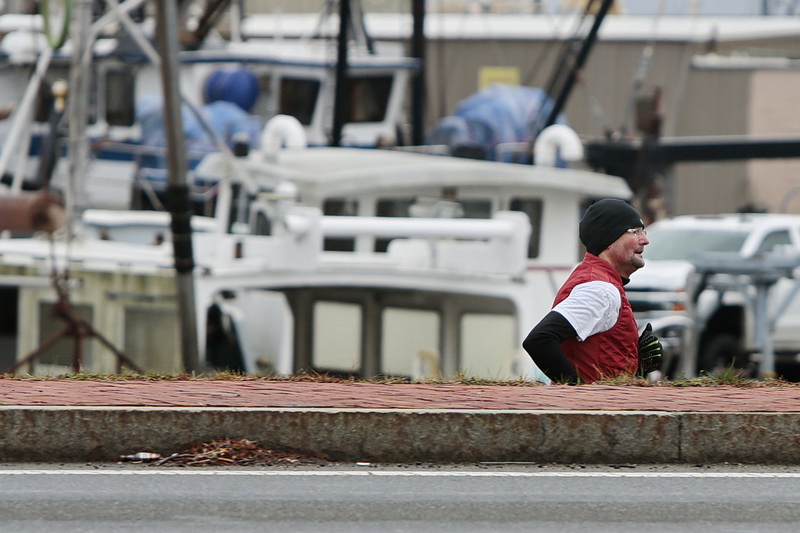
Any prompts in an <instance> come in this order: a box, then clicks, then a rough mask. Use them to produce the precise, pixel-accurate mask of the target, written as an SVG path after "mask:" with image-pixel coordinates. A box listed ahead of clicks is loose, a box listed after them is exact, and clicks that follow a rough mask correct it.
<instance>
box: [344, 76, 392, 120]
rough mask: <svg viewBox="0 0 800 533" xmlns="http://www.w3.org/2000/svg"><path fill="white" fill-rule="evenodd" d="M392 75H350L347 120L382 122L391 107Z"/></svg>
mask: <svg viewBox="0 0 800 533" xmlns="http://www.w3.org/2000/svg"><path fill="white" fill-rule="evenodd" d="M392 83H393V79H392V76H364V77H352V76H351V77H350V78H348V80H347V95H348V97H349V106H348V113H347V122H381V121H383V119H384V117H385V116H386V110H387V108H388V107H389V95H390V94H391V92H392Z"/></svg>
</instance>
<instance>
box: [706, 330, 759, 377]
mask: <svg viewBox="0 0 800 533" xmlns="http://www.w3.org/2000/svg"><path fill="white" fill-rule="evenodd" d="M746 366H747V361H746V358H745V354H744V351H743V350H742V346H741V344H740V342H739V339H737V338H736V337H734V336H733V335H731V334H729V333H719V334H717V335H714V336H713V337H711V338H710V339H709V340H708V342H706V343H705V345H704V346H703V347H702V348H701V349H700V353H699V354H698V357H697V373H698V374H708V375H712V376H713V375H719V374H721V373H723V372H725V371H727V370H729V369H738V370H741V371H742V372H744V370H745V367H746Z"/></svg>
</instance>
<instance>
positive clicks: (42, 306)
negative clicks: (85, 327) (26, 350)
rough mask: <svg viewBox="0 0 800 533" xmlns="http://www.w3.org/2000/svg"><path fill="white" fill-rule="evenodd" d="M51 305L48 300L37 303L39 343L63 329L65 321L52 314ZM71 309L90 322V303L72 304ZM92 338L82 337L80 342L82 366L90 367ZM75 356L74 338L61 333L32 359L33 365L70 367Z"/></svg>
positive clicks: (80, 317) (81, 318)
mask: <svg viewBox="0 0 800 533" xmlns="http://www.w3.org/2000/svg"><path fill="white" fill-rule="evenodd" d="M53 305H54V304H52V303H49V302H40V303H39V343H40V344H41V343H43V342H44V341H45V340H47V339H49V338H50V337H52V336H53V335H55V334H57V333H58V332H59V331H61V330H63V329H64V326H65V325H66V322H64V320H61V319H59V318H58V317H56V316H55V315H54V314H53ZM72 310H73V311H74V313H75V316H76V317H77V318H78V319H80V320H86V321H87V322H88V323H90V324H91V323H92V319H93V318H92V317H93V312H92V306H90V305H77V304H73V305H72ZM92 341H93V339H91V338H90V337H88V336H87V337H84V340H83V342H82V343H81V351H82V354H81V355H82V358H83V366H84V367H86V368H90V366H91V358H92V344H93V342H92ZM74 357H75V339H74V338H73V337H72V336H71V335H69V334H66V335H62V336H61V337H59V339H58V340H57V341H56V342H55V343H54V344H51V345H50V346H48V347H47V348H46V349H44V350H42V351H41V352H40V353H39V355H37V356H36V359H35V360H34V364H35V365H53V366H65V367H70V368H71V367H72V363H73V359H74Z"/></svg>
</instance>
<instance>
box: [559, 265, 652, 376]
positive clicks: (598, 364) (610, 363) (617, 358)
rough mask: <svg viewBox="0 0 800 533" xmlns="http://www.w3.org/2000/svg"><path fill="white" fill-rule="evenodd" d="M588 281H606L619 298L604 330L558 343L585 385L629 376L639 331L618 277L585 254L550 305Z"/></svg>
mask: <svg viewBox="0 0 800 533" xmlns="http://www.w3.org/2000/svg"><path fill="white" fill-rule="evenodd" d="M588 281H606V282H608V283H611V284H612V285H614V287H616V288H617V290H618V291H619V294H620V297H621V298H622V305H621V306H620V310H619V319H618V320H617V323H616V324H614V326H613V327H612V328H611V329H609V330H608V331H604V332H603V333H598V334H596V335H591V336H590V337H589V338H588V339H586V340H584V341H579V340H578V339H568V340H566V341H564V342H563V343H561V348H562V349H563V350H564V354H565V355H566V356H567V359H568V360H569V362H570V363H571V364H572V366H574V367H575V370H576V371H577V372H578V376H580V378H581V380H582V381H583V382H585V383H592V382H593V381H597V380H598V379H601V378H604V377H614V376H619V375H622V374H633V373H635V372H636V369H637V368H638V366H639V355H638V354H639V332H638V329H637V326H636V320H635V319H634V318H633V310H632V309H631V304H630V303H628V299H627V298H626V297H625V289H623V287H622V278H621V277H620V275H619V273H617V271H616V270H614V268H613V267H612V266H611V265H610V264H608V263H607V262H606V261H604V260H602V259H600V258H599V257H597V256H595V255H592V254H589V253H587V254H586V255H585V257H584V258H583V262H582V263H581V264H580V265H578V266H577V267H576V268H575V270H574V271H573V272H572V274H570V276H569V278H567V281H566V282H565V283H564V285H563V286H562V287H561V289H560V290H559V291H558V294H557V295H556V299H555V302H554V303H553V306H555V305H556V304H558V303H559V302H561V301H563V300H564V299H566V297H567V296H569V293H570V292H572V289H573V288H575V286H576V285H580V284H581V283H586V282H588Z"/></svg>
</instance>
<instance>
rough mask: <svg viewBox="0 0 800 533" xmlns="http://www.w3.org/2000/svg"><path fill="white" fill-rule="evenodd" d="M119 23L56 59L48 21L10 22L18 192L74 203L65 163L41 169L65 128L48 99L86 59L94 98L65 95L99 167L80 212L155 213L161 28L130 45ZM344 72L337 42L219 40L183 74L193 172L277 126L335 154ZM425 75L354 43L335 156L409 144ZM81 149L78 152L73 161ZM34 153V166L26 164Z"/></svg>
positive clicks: (396, 49)
mask: <svg viewBox="0 0 800 533" xmlns="http://www.w3.org/2000/svg"><path fill="white" fill-rule="evenodd" d="M140 4H141V2H140V1H138V0H128V1H127V2H125V3H123V4H122V5H121V6H118V7H117V8H116V9H117V10H119V11H122V12H130V11H131V10H134V9H137V8H138V6H139V5H140ZM115 13H116V11H115V10H110V11H109V12H107V13H106V14H105V15H104V16H103V17H101V18H100V19H98V20H97V21H96V22H94V23H93V24H92V25H91V27H90V28H88V29H87V36H86V43H85V46H84V47H83V48H80V47H79V46H78V48H80V49H79V50H76V49H75V48H76V47H74V46H72V44H73V43H71V42H70V41H67V42H66V44H65V45H64V46H63V47H60V48H57V49H55V50H54V49H51V47H50V45H49V44H48V41H47V39H46V38H45V35H44V33H43V31H42V25H43V23H42V19H41V17H40V16H39V15H27V16H25V15H3V16H0V30H2V32H3V34H4V37H3V39H2V41H0V67H2V68H0V112H2V110H3V109H6V107H7V110H6V113H8V112H9V111H10V112H11V115H10V116H9V117H8V118H6V119H5V120H0V144H2V153H1V154H0V175H4V176H7V177H6V181H7V182H9V181H10V182H13V184H12V183H9V186H10V187H12V188H14V189H16V190H19V189H21V188H23V187H26V185H27V184H30V185H29V187H30V188H34V187H41V186H42V185H43V181H47V183H46V185H49V186H51V187H54V188H57V189H60V190H64V191H66V190H69V189H70V188H71V187H73V185H72V184H71V183H70V182H69V174H70V171H71V169H70V168H69V166H68V161H67V157H59V158H56V164H55V167H54V168H53V170H52V171H49V170H47V169H43V168H42V166H43V165H42V163H41V159H42V155H43V153H44V151H45V150H46V149H47V147H48V146H49V145H48V142H51V143H52V142H54V141H53V139H52V138H49V135H50V134H51V132H52V131H53V129H54V125H55V126H57V122H56V120H57V117H56V120H54V118H53V113H51V112H50V110H51V107H52V106H51V105H50V102H49V99H51V98H50V96H49V94H48V93H49V92H50V90H51V89H52V87H53V86H54V85H55V84H57V83H58V82H59V81H60V80H67V81H69V80H70V79H71V78H70V71H71V70H72V69H75V68H76V61H77V59H76V56H81V57H83V63H81V64H80V68H81V69H82V70H83V72H84V73H85V76H86V78H87V79H88V80H90V81H89V82H86V89H87V90H86V94H80V91H79V90H78V91H77V92H78V94H75V91H74V90H73V89H74V88H72V87H69V86H67V88H66V90H67V91H73V92H70V93H69V94H70V98H71V99H73V100H74V99H76V98H78V97H79V96H81V97H83V98H85V106H86V112H85V117H86V119H87V125H86V127H85V142H86V143H87V144H88V147H87V148H86V152H87V154H88V156H89V160H88V161H87V163H86V165H85V167H86V168H85V172H81V175H83V176H84V179H83V183H82V184H81V186H80V188H79V189H78V190H76V191H75V194H76V200H75V201H76V204H77V205H78V206H80V207H93V208H113V209H130V208H132V207H141V206H142V205H143V204H145V205H146V206H148V207H150V206H152V205H153V204H156V206H157V204H158V201H159V198H158V197H159V193H160V192H161V190H160V189H161V188H163V185H164V183H165V181H166V178H165V176H166V170H165V166H164V164H163V154H164V149H165V142H164V139H163V134H162V135H160V136H159V132H158V121H159V120H162V119H163V110H162V104H161V100H160V95H161V90H162V86H161V82H160V72H159V67H158V61H159V59H158V54H157V52H156V50H155V49H154V47H153V45H151V44H150V42H151V41H152V40H153V22H152V20H150V19H145V20H144V21H143V22H141V23H138V24H130V25H128V26H125V29H126V30H127V33H124V34H123V36H122V37H120V34H119V32H118V31H117V29H116V28H119V21H118V20H117V18H118V15H115ZM110 28H114V31H111V30H110ZM336 66H337V42H336V39H335V38H330V37H321V38H317V37H313V36H305V37H304V38H299V39H298V38H291V39H290V38H286V39H284V38H281V37H280V36H276V37H274V38H266V39H265V38H260V39H250V40H248V41H226V40H222V39H221V38H215V37H214V36H213V35H212V36H211V37H209V38H207V39H206V41H205V42H204V43H203V44H202V46H201V47H200V48H198V49H188V50H184V51H181V52H180V54H179V65H178V66H177V68H176V69H175V70H176V72H177V73H178V76H179V80H180V81H179V85H180V87H181V93H182V97H183V99H184V102H185V105H186V106H187V109H186V110H185V113H184V123H185V124H184V125H185V126H186V129H187V131H186V136H187V149H188V151H189V158H190V165H189V166H190V169H189V170H190V172H191V169H192V167H193V166H194V164H196V163H197V161H199V159H200V158H201V157H202V155H204V154H205V153H207V152H209V151H214V150H220V149H221V150H231V149H232V148H233V145H234V139H233V137H234V135H233V134H234V133H236V132H245V133H249V134H250V136H249V139H248V141H249V142H250V144H251V146H255V145H256V144H257V141H258V139H257V135H256V132H259V131H261V129H262V128H263V127H264V125H265V124H266V122H267V121H268V120H269V119H270V118H272V117H274V116H275V115H278V114H287V115H292V116H294V117H296V118H297V119H298V120H299V121H300V122H301V124H302V125H303V130H304V133H305V137H306V139H307V142H308V143H309V144H310V145H315V146H316V145H321V146H322V145H330V144H331V143H332V137H333V135H334V126H336V123H335V120H334V119H335V117H334V112H335V110H336V109H337V106H336V105H335V101H334V100H335V97H336V94H335V93H336V91H335V86H336V83H335V80H336V76H337V71H336ZM418 69H419V61H417V60H415V59H412V58H409V57H406V56H404V55H403V54H402V51H401V47H400V46H399V45H397V44H392V43H374V44H370V46H367V45H366V44H365V43H364V42H363V41H362V40H353V41H352V42H351V43H350V46H349V48H348V58H347V81H346V87H345V89H344V99H345V100H346V102H347V105H345V106H344V110H343V113H344V116H343V118H342V123H341V131H340V132H339V134H338V137H339V139H338V142H337V143H336V144H337V145H339V146H359V147H376V146H393V145H397V144H403V139H402V137H403V135H404V134H405V132H406V130H407V119H406V117H405V103H406V102H405V100H406V94H407V91H408V85H409V80H410V79H411V76H412V75H413V73H414V72H415V71H416V70H418ZM6 104H7V106H6ZM189 109H191V110H193V111H192V112H190V111H189ZM70 118H73V119H74V117H70ZM203 119H205V120H203ZM187 122H191V124H187ZM154 123H155V124H154ZM62 129H63V128H62ZM56 133H58V132H56ZM67 148H68V147H67V141H66V140H65V139H64V132H63V131H61V146H60V148H57V149H56V151H57V153H60V154H62V155H65V154H63V153H62V152H60V151H59V150H64V151H65V152H66V149H67ZM75 148H76V145H75V141H74V140H73V141H71V142H70V145H69V149H75ZM25 153H28V157H20V156H19V154H25ZM189 178H190V183H191V175H190V176H189ZM200 194H202V191H201V193H200Z"/></svg>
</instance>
